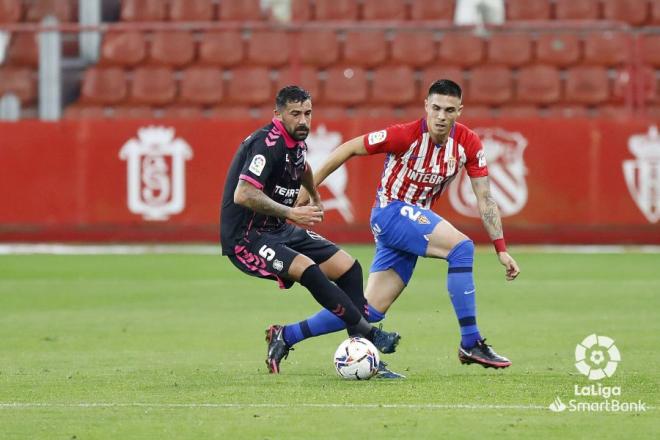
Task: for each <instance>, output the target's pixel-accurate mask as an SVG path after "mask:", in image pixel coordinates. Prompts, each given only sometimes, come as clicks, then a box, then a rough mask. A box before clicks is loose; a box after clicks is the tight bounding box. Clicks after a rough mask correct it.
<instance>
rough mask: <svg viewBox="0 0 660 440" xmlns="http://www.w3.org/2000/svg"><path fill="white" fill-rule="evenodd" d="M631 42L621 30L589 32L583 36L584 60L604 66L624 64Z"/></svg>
mask: <svg viewBox="0 0 660 440" xmlns="http://www.w3.org/2000/svg"><path fill="white" fill-rule="evenodd" d="M631 43H632V42H631V40H630V37H629V36H628V35H626V34H625V33H623V32H611V31H605V32H603V31H597V32H590V33H588V34H587V35H586V36H585V37H584V62H585V63H586V64H598V65H604V66H619V65H622V64H625V63H626V62H628V61H629V57H630V53H631V52H632V44H631Z"/></svg>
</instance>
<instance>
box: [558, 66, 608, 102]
mask: <svg viewBox="0 0 660 440" xmlns="http://www.w3.org/2000/svg"><path fill="white" fill-rule="evenodd" d="M608 98H609V81H608V78H607V69H606V68H604V67H599V66H578V67H573V68H571V69H569V70H568V71H567V76H566V86H565V93H564V102H566V103H572V104H587V105H595V104H600V103H603V102H605V101H607V99H608Z"/></svg>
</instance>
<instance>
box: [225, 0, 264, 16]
mask: <svg viewBox="0 0 660 440" xmlns="http://www.w3.org/2000/svg"><path fill="white" fill-rule="evenodd" d="M218 15H219V17H220V20H225V21H250V20H252V21H257V20H262V19H263V18H264V15H263V13H262V12H261V3H260V0H222V1H221V2H220V13H219V14H218Z"/></svg>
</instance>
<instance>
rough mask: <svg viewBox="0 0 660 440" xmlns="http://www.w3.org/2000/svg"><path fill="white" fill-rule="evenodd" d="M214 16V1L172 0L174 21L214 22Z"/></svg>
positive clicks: (171, 14) (171, 13) (171, 8)
mask: <svg viewBox="0 0 660 440" xmlns="http://www.w3.org/2000/svg"><path fill="white" fill-rule="evenodd" d="M213 16H214V13H213V0H171V4H170V20H172V21H212V20H213Z"/></svg>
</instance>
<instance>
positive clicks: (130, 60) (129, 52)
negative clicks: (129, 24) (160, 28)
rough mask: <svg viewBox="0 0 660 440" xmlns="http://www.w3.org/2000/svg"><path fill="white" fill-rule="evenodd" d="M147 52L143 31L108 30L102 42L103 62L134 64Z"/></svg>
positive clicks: (122, 64)
mask: <svg viewBox="0 0 660 440" xmlns="http://www.w3.org/2000/svg"><path fill="white" fill-rule="evenodd" d="M146 54H147V43H146V40H145V37H144V34H143V33H142V32H137V31H125V32H108V33H107V34H105V35H104V36H103V42H102V43H101V57H100V60H99V62H100V63H101V64H108V65H119V66H134V65H136V64H138V63H140V62H141V61H143V60H144V59H145V57H146Z"/></svg>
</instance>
